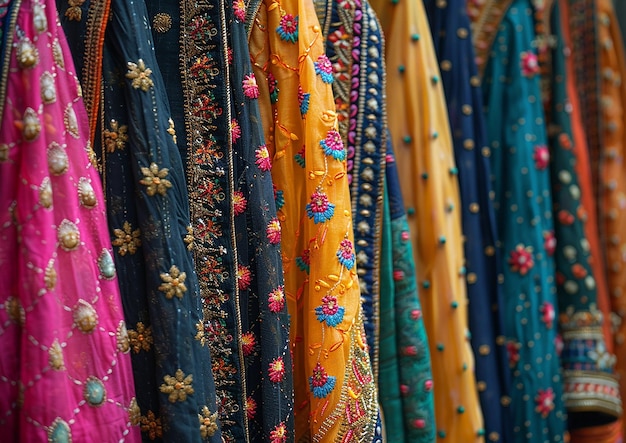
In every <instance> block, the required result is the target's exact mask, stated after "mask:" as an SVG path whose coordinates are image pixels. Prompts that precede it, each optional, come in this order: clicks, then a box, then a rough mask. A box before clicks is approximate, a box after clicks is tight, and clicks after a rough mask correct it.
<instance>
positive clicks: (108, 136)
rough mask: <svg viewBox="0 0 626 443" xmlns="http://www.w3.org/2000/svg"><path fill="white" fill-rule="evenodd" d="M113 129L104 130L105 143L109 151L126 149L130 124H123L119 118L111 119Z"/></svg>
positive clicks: (110, 124)
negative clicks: (119, 121) (118, 120)
mask: <svg viewBox="0 0 626 443" xmlns="http://www.w3.org/2000/svg"><path fill="white" fill-rule="evenodd" d="M109 126H110V127H111V130H107V129H105V130H104V144H105V145H106V149H107V152H115V150H116V149H124V148H125V147H126V142H127V141H128V135H127V131H128V126H126V125H121V126H120V124H119V123H118V122H117V120H111V122H110V123H109Z"/></svg>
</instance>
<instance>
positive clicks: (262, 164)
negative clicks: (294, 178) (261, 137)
mask: <svg viewBox="0 0 626 443" xmlns="http://www.w3.org/2000/svg"><path fill="white" fill-rule="evenodd" d="M254 153H255V157H256V162H255V163H256V165H257V166H258V167H259V169H260V170H261V171H269V170H270V169H272V160H271V159H270V152H269V151H268V149H267V146H265V145H262V146H259V147H258V148H256V150H255V151H254Z"/></svg>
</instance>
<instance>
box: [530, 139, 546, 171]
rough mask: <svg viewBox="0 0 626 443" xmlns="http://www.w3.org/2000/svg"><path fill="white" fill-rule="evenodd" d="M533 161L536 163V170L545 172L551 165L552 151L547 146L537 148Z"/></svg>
mask: <svg viewBox="0 0 626 443" xmlns="http://www.w3.org/2000/svg"><path fill="white" fill-rule="evenodd" d="M533 160H534V161H535V168H537V169H539V170H540V171H541V170H544V169H546V168H547V167H548V165H549V164H550V151H548V147H547V146H545V145H538V146H535V152H534V153H533Z"/></svg>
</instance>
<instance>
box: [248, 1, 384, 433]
mask: <svg viewBox="0 0 626 443" xmlns="http://www.w3.org/2000/svg"><path fill="white" fill-rule="evenodd" d="M247 15H248V17H250V20H249V21H248V24H249V32H250V57H251V60H252V63H253V67H254V74H255V76H256V79H257V82H258V84H259V93H260V96H259V105H260V107H261V117H262V119H263V125H264V129H265V138H266V143H267V149H268V152H269V159H268V164H269V162H271V168H272V178H273V181H274V184H275V186H276V192H277V193H279V194H281V195H282V198H284V203H283V204H281V205H280V209H279V210H278V219H279V220H280V228H281V232H282V244H281V247H282V255H283V268H284V272H285V296H286V299H287V304H288V307H289V313H290V315H291V343H292V350H293V359H294V387H295V407H294V414H295V423H296V426H295V432H296V435H295V439H296V441H316V442H317V441H338V440H341V441H345V442H349V441H371V440H372V436H373V432H374V427H375V425H376V422H377V420H376V417H377V414H378V401H377V395H376V387H375V383H374V378H373V376H372V369H371V366H370V360H369V357H368V354H367V342H366V339H365V334H364V330H363V324H362V318H361V317H362V313H361V300H360V290H359V284H358V280H357V275H356V255H355V249H354V239H353V238H354V237H353V230H354V227H353V220H352V212H351V211H350V195H349V191H348V178H347V174H346V150H345V148H344V146H343V142H342V140H341V136H340V134H339V132H338V131H337V120H338V115H337V113H336V111H335V104H334V102H333V95H332V89H331V83H332V82H333V81H334V76H333V73H332V63H331V62H330V60H329V59H328V57H327V56H326V55H324V37H323V35H322V30H321V27H320V24H319V21H318V19H317V17H316V15H315V8H314V5H313V3H312V2H310V1H306V0H301V1H300V0H283V1H280V2H278V1H271V0H267V1H264V2H261V1H258V2H251V3H249V4H248V5H247Z"/></svg>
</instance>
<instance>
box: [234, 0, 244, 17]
mask: <svg viewBox="0 0 626 443" xmlns="http://www.w3.org/2000/svg"><path fill="white" fill-rule="evenodd" d="M233 12H234V14H235V18H236V19H237V20H238V21H240V22H245V21H246V2H245V1H244V0H235V1H234V2H233Z"/></svg>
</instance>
